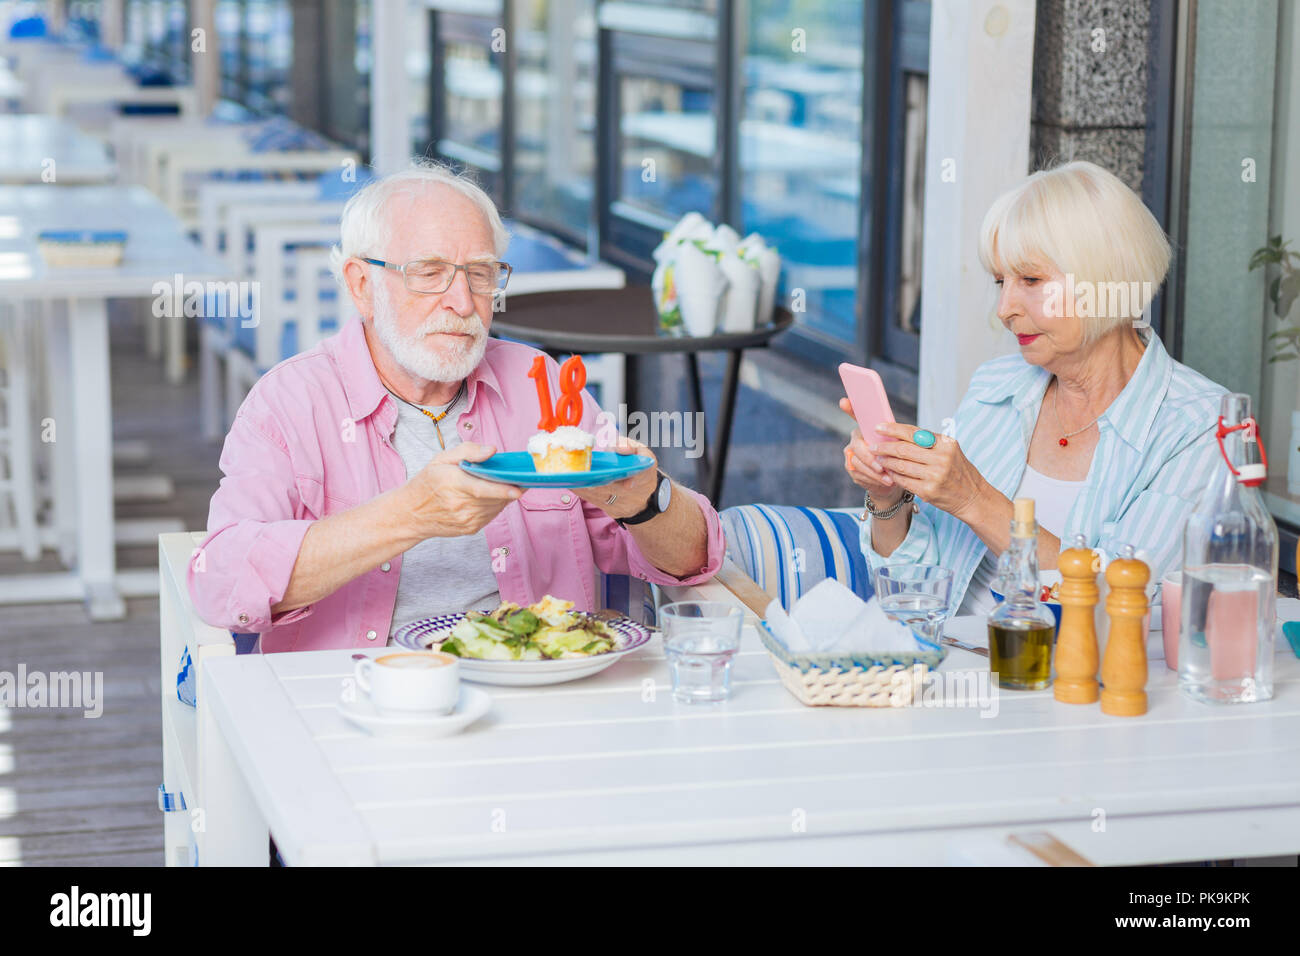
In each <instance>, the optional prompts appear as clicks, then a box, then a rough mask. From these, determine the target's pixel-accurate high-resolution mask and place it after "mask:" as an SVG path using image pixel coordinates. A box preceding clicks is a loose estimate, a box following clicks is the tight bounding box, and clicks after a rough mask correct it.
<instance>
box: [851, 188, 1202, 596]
mask: <svg viewBox="0 0 1300 956" xmlns="http://www.w3.org/2000/svg"><path fill="white" fill-rule="evenodd" d="M979 253H980V261H981V262H982V263H983V265H984V268H985V269H986V270H987V271H988V272H989V274H990V275H991V276H992V279H993V283H994V285H995V286H996V287H997V289H998V302H997V316H998V318H999V319H1000V320H1001V322H1002V324H1003V325H1004V326H1005V327H1006V328H1007V330H1008V331H1010V332H1011V333H1012V334H1013V335H1015V337H1016V341H1017V343H1018V344H1019V346H1020V348H1019V353H1018V354H1014V355H1009V356H1006V357H1003V358H998V359H994V360H993V361H991V362H987V363H985V364H984V365H982V366H980V367H979V369H977V370H976V372H975V374H974V376H973V378H972V380H971V383H970V388H969V390H968V391H967V393H966V397H965V399H963V401H962V403H961V405H960V407H959V408H958V409H957V413H956V415H955V417H954V422H955V427H954V428H953V429H951V430H952V431H953V432H954V435H953V437H949V436H947V435H940V436H935V435H934V434H933V433H930V432H927V431H925V430H922V429H918V428H916V427H915V426H912V425H904V424H901V423H900V424H885V425H881V426H880V427H879V428H878V429H877V431H878V434H875V435H867V436H863V435H862V434H861V433H860V432H858V431H854V433H853V437H852V440H851V441H850V443H849V445H848V446H847V447H846V448H845V449H844V452H845V468H846V470H847V471H848V473H849V475H850V476H852V478H853V481H854V482H855V483H856V484H857V485H858V486H859V487H861V488H863V489H865V491H866V511H867V515H866V520H865V521H864V522H863V526H862V548H863V551H864V553H865V554H866V556H867V559H868V561H869V563H870V564H871V565H872V567H873V568H874V567H877V566H880V565H889V564H908V563H926V564H939V565H943V566H944V567H948V568H951V569H952V571H953V597H952V606H953V607H956V608H957V609H958V610H959V611H960V612H961V613H973V614H979V613H985V612H987V611H988V610H990V609H991V608H992V606H993V604H994V601H993V598H992V596H991V594H990V585H991V584H993V583H994V576H995V574H996V569H997V560H998V557H999V556H1000V555H1001V554H1002V553H1003V552H1004V551H1005V550H1006V549H1007V547H1008V544H1009V542H1010V525H1011V512H1012V507H1011V500H1012V499H1013V498H1016V497H1029V498H1033V499H1034V500H1035V501H1036V502H1037V517H1038V522H1039V534H1038V563H1039V567H1040V568H1042V569H1052V568H1056V567H1057V559H1058V557H1059V555H1060V551H1061V548H1062V542H1063V541H1064V542H1066V544H1065V546H1066V547H1068V546H1069V545H1070V543H1072V541H1073V538H1074V535H1076V534H1082V535H1083V536H1084V538H1085V539H1086V541H1087V543H1088V545H1089V546H1090V547H1095V548H1100V549H1101V550H1102V551H1104V552H1105V553H1107V554H1114V553H1115V552H1116V551H1118V549H1119V548H1120V547H1122V545H1124V544H1126V543H1131V544H1132V545H1134V546H1135V547H1137V548H1140V549H1143V550H1145V551H1146V552H1147V553H1148V555H1149V560H1150V562H1151V564H1152V573H1153V575H1155V577H1156V579H1157V580H1158V579H1159V576H1160V575H1162V574H1163V573H1164V572H1165V571H1166V570H1168V569H1170V568H1171V567H1174V566H1176V565H1177V564H1178V563H1179V561H1180V559H1181V542H1182V528H1183V522H1184V520H1185V519H1186V516H1187V514H1188V512H1189V511H1190V510H1191V508H1192V506H1193V504H1194V503H1195V502H1196V499H1197V497H1198V496H1199V495H1200V493H1201V491H1202V489H1203V488H1204V487H1205V484H1206V482H1207V481H1208V479H1209V475H1210V474H1211V471H1212V469H1214V468H1215V466H1216V463H1217V460H1218V449H1217V445H1216V443H1215V439H1214V424H1215V422H1216V419H1217V416H1218V407H1219V398H1220V396H1221V395H1222V394H1223V393H1224V389H1223V388H1222V387H1221V386H1219V385H1216V384H1215V383H1214V382H1211V381H1210V380H1208V379H1207V378H1205V377H1204V376H1202V375H1199V374H1197V373H1196V372H1194V371H1192V370H1191V369H1189V368H1187V367H1186V366H1185V365H1181V364H1179V363H1178V362H1175V361H1174V360H1173V359H1172V358H1170V357H1169V353H1167V352H1166V351H1165V348H1164V346H1163V345H1162V344H1161V342H1160V339H1159V338H1157V337H1156V335H1155V334H1154V333H1153V332H1152V331H1151V329H1150V328H1149V327H1143V326H1141V325H1140V324H1138V323H1136V322H1135V321H1134V320H1135V318H1136V317H1138V316H1140V315H1141V313H1142V310H1143V309H1145V308H1146V306H1147V304H1148V303H1149V302H1150V301H1151V297H1152V296H1153V295H1154V294H1155V290H1156V289H1157V288H1158V287H1159V285H1160V283H1161V282H1162V281H1163V280H1164V278H1165V273H1166V271H1167V270H1168V268H1169V257H1170V251H1169V242H1168V240H1167V239H1166V238H1165V235H1164V232H1163V231H1162V230H1161V228H1160V226H1159V224H1158V223H1157V222H1156V220H1155V218H1154V217H1153V216H1152V215H1151V213H1150V212H1148V211H1147V209H1146V207H1145V206H1143V204H1142V202H1141V200H1140V199H1139V198H1138V197H1137V196H1136V195H1135V194H1134V193H1133V191H1132V190H1130V189H1129V188H1128V187H1127V186H1125V185H1124V184H1123V183H1122V182H1120V181H1119V180H1118V179H1117V178H1116V177H1115V176H1113V175H1112V174H1110V173H1109V172H1107V171H1106V170H1104V169H1102V168H1100V167H1098V166H1095V165H1093V164H1092V163H1086V162H1075V163H1069V164H1067V165H1064V166H1060V167H1058V168H1056V169H1052V170H1047V171H1043V172H1038V173H1035V174H1034V175H1032V176H1030V177H1029V178H1028V179H1027V180H1026V181H1025V182H1024V183H1023V184H1022V185H1021V186H1019V187H1017V188H1016V189H1013V190H1011V191H1010V192H1008V193H1006V194H1005V195H1003V196H1002V197H1001V198H999V199H998V200H997V201H996V202H995V203H994V204H993V207H992V208H991V209H990V210H989V212H988V215H987V216H985V219H984V224H983V226H982V228H981V230H980V247H979ZM1129 293H1132V294H1129ZM1125 300H1128V301H1127V303H1126V302H1125ZM840 404H841V407H842V408H843V409H844V410H845V411H847V412H850V413H851V412H852V409H851V408H850V407H849V404H848V402H847V400H842V401H841V403H840ZM926 446H929V447H926ZM914 499H915V500H914Z"/></svg>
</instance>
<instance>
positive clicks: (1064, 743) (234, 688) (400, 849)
mask: <svg viewBox="0 0 1300 956" xmlns="http://www.w3.org/2000/svg"><path fill="white" fill-rule="evenodd" d="M1281 605H1282V607H1283V608H1284V609H1285V611H1280V613H1284V614H1286V615H1288V616H1289V617H1292V618H1294V617H1300V602H1294V601H1292V602H1281ZM954 623H958V624H959V623H960V622H954ZM958 630H959V631H961V633H963V634H965V635H966V636H970V635H971V631H970V630H969V628H961V627H958ZM373 653H382V651H376V652H373ZM352 655H353V652H352V651H346V650H343V651H319V652H311V653H291V654H273V655H267V656H257V655H251V656H242V657H224V658H217V659H214V660H212V661H210V662H209V663H208V664H206V665H205V667H204V668H203V670H202V675H201V678H200V680H201V685H202V686H201V687H200V690H199V694H200V699H201V700H202V701H203V707H202V708H201V710H200V714H201V716H200V725H199V731H198V734H199V748H200V750H201V751H202V752H203V756H204V764H205V766H206V770H205V779H204V783H203V785H202V786H201V787H200V792H201V793H202V795H203V797H202V802H203V810H204V815H205V831H204V832H203V833H202V834H200V840H201V843H200V849H199V862H200V863H202V864H204V865H217V864H250V865H264V864H265V863H266V856H267V854H266V833H267V828H268V826H269V828H270V831H271V832H272V833H273V834H274V836H275V840H276V843H277V845H278V847H279V849H280V851H281V853H282V854H283V856H284V857H285V859H286V861H287V862H288V863H290V864H291V865H292V864H376V863H378V864H401V863H584V864H585V863H618V864H624V865H637V864H655V863H670V864H675V863H694V864H742V863H743V864H748V863H765V864H772V863H810V864H835V863H845V864H867V863H869V864H904V865H907V864H913V865H914V864H945V863H961V862H972V861H974V862H990V859H991V858H990V856H989V855H988V852H987V851H988V848H990V847H998V846H1003V845H1005V844H1004V841H1005V838H1006V837H1007V836H1008V835H1009V834H1012V833H1023V832H1026V831H1036V830H1046V831H1048V832H1049V833H1051V834H1052V835H1054V836H1055V837H1056V838H1057V839H1059V840H1061V841H1062V842H1064V843H1065V844H1067V845H1068V846H1070V847H1071V848H1072V849H1074V850H1075V851H1076V852H1078V853H1080V854H1082V855H1083V856H1084V857H1086V858H1088V859H1089V860H1091V861H1093V862H1095V863H1099V864H1136V863H1152V862H1162V861H1176V860H1196V859H1218V858H1229V857H1250V856H1269V855H1276V854H1282V853H1297V852H1300V661H1297V660H1296V658H1295V657H1294V656H1293V655H1292V654H1291V652H1290V650H1289V648H1285V646H1283V648H1282V649H1280V650H1279V653H1278V659H1277V665H1278V666H1277V671H1278V673H1277V682H1276V696H1275V698H1274V699H1273V700H1272V701H1269V702H1266V703H1260V704H1252V705H1242V706H1238V707H1222V708H1221V707H1214V706H1211V705H1207V704H1199V703H1196V702H1194V701H1191V700H1189V699H1187V698H1185V697H1184V696H1182V695H1181V694H1180V693H1178V691H1177V689H1176V686H1175V685H1176V675H1175V674H1174V673H1173V672H1171V671H1169V670H1167V669H1166V668H1165V666H1164V664H1163V662H1161V661H1153V662H1152V663H1151V671H1150V679H1149V683H1148V693H1149V695H1150V709H1149V712H1148V713H1147V714H1146V715H1145V716H1143V717H1139V718H1119V717H1110V716H1107V715H1104V714H1102V713H1101V712H1100V710H1099V708H1098V706H1097V705H1096V704H1093V705H1090V706H1071V705H1067V704H1060V703H1057V702H1056V701H1055V700H1054V699H1053V697H1052V693H1051V691H1050V690H1047V691H1042V692H1036V693H1016V692H1011V691H1006V692H1002V693H1001V695H1000V696H999V698H998V706H999V713H998V714H997V716H996V717H993V718H985V717H981V716H980V711H979V710H978V709H973V708H972V709H964V708H946V709H938V708H925V707H908V708H900V709H884V710H874V709H873V710H864V709H857V708H809V707H804V706H803V705H802V704H799V703H798V702H796V701H795V700H794V698H793V697H791V696H790V695H789V694H788V693H787V692H786V691H785V689H784V688H783V687H782V686H781V684H780V683H779V682H778V679H777V676H776V673H775V671H774V670H773V668H772V665H771V664H770V662H769V659H768V657H767V655H766V653H765V652H764V651H763V650H762V648H761V645H760V644H759V643H758V639H757V636H756V634H755V633H754V631H753V629H752V628H750V627H747V628H746V633H745V637H744V643H743V645H742V651H741V653H740V655H739V656H738V657H737V659H736V662H735V664H734V668H733V674H734V678H735V693H734V697H733V699H732V700H730V701H729V702H727V703H725V704H720V705H713V706H703V707H701V706H699V705H695V706H691V705H683V704H678V703H676V702H674V700H673V699H672V696H671V692H670V685H669V676H668V669H667V664H666V663H665V661H664V659H663V655H662V651H661V645H660V643H659V640H658V638H656V639H654V640H653V641H652V642H651V643H650V644H649V645H647V647H646V648H645V649H643V650H642V651H640V652H637V653H636V654H634V655H631V656H629V658H627V659H625V660H623V661H620V662H619V663H618V664H616V665H614V666H613V667H612V668H610V669H609V670H607V671H605V672H603V673H602V674H599V675H597V676H595V677H592V678H589V679H587V680H583V681H578V682H575V683H572V684H564V685H557V686H552V687H539V688H504V687H485V689H487V690H488V691H489V692H490V693H491V694H492V696H493V698H494V700H493V709H492V711H491V712H490V713H489V714H488V715H487V716H486V717H484V718H483V719H482V720H481V721H480V722H479V723H477V724H476V725H474V726H473V727H471V728H469V730H468V731H466V732H465V733H464V734H462V735H460V736H455V737H450V738H446V739H443V740H435V741H428V742H409V741H398V740H394V739H392V738H374V737H371V736H369V735H367V734H366V733H365V732H363V731H360V730H357V729H356V728H354V727H353V726H352V725H351V724H350V723H348V722H347V721H346V720H344V718H343V717H341V716H340V715H339V714H338V712H337V711H336V709H335V702H336V700H337V699H338V697H339V694H340V692H341V689H342V687H343V682H344V681H346V680H348V679H349V677H350V675H351V673H352V666H353V662H352ZM963 669H974V670H982V671H984V672H987V662H986V661H984V660H983V659H982V658H978V657H976V656H975V655H972V654H969V653H968V652H965V651H953V652H952V654H951V655H950V656H949V658H948V660H947V661H945V663H944V666H943V668H942V669H941V670H942V671H944V672H951V671H954V670H963ZM480 686H482V685H480ZM1099 822H1100V823H1101V824H1104V829H1098V827H1099ZM993 859H996V857H993Z"/></svg>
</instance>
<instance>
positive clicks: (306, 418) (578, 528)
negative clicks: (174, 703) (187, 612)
mask: <svg viewBox="0 0 1300 956" xmlns="http://www.w3.org/2000/svg"><path fill="white" fill-rule="evenodd" d="M540 354H542V353H540V352H538V351H536V350H535V349H532V348H529V347H528V346H526V345H520V344H518V343H515V342H503V341H500V340H497V339H491V340H489V341H488V345H487V352H486V354H485V355H484V358H483V361H482V362H481V363H479V367H478V368H477V369H476V370H475V371H474V373H473V374H471V375H470V377H469V382H468V395H467V402H468V404H467V405H466V408H465V411H464V412H463V413H462V414H461V415H460V416H459V418H457V419H456V427H457V428H458V429H460V434H461V438H462V439H463V440H465V441H473V442H478V443H479V444H484V445H492V446H494V447H495V448H496V449H497V450H498V451H519V450H523V448H524V447H525V445H526V444H527V442H528V438H529V436H531V435H532V434H534V433H535V432H536V431H537V418H538V408H537V390H536V386H535V384H534V382H533V380H532V379H530V378H528V370H529V368H530V367H531V366H532V363H533V359H534V358H535V357H536V356H537V355H540ZM546 363H547V368H548V370H549V373H550V380H551V395H552V396H558V395H559V394H560V390H559V384H558V366H557V365H556V363H555V362H554V361H553V360H552V359H550V358H547V360H546ZM583 406H584V408H583V418H582V427H583V428H584V429H586V430H587V431H590V432H593V433H595V434H596V435H597V436H598V437H597V443H598V444H599V443H600V436H601V430H600V429H599V428H598V424H597V421H596V416H597V415H598V414H599V412H600V409H599V408H598V407H597V405H596V403H595V402H594V401H592V399H591V396H590V395H589V394H587V393H585V392H584V393H583ZM396 422H397V404H396V400H395V399H394V398H393V397H392V396H391V395H389V393H388V390H387V389H385V388H384V386H383V384H382V383H381V382H380V380H379V375H378V373H377V372H376V371H375V366H374V362H373V361H372V360H371V358H370V351H369V349H368V347H367V345H366V339H365V333H364V331H363V328H362V324H361V320H360V319H359V318H357V319H353V320H352V321H351V322H349V323H348V324H347V325H346V326H344V328H343V329H342V330H341V331H340V332H339V333H338V334H337V335H335V336H332V337H331V338H328V339H326V340H325V341H323V342H322V343H320V345H318V346H316V347H315V348H313V349H311V350H310V351H308V352H304V353H302V354H301V355H295V356H294V357H293V358H291V359H287V360H286V361H284V362H281V363H280V364H279V365H277V366H276V367H275V368H273V369H271V371H269V372H268V373H267V374H266V375H264V376H263V377H262V379H261V380H260V381H259V382H258V383H257V384H256V385H254V386H253V389H252V391H251V392H249V394H248V398H246V399H245V400H244V404H243V405H242V406H240V409H239V414H238V415H237V416H236V417H235V422H234V425H233V426H232V427H231V429H230V434H229V435H227V436H226V444H225V447H224V448H223V449H222V453H221V471H222V473H223V474H224V476H225V477H223V478H222V479H221V486H220V487H219V488H218V489H217V492H216V494H214V495H213V496H212V506H211V510H210V512H209V514H208V536H207V538H206V539H205V540H204V542H203V544H202V545H201V546H200V548H199V549H198V551H197V552H196V554H195V557H194V558H193V559H191V561H190V569H189V588H190V594H191V596H192V597H193V599H194V607H195V610H197V611H198V614H199V616H200V617H202V618H203V620H205V621H207V622H208V623H209V624H212V625H214V626H216V627H224V628H229V629H230V630H233V631H241V632H258V633H260V634H261V635H262V640H261V648H262V650H263V652H273V651H306V650H321V649H324V648H335V647H375V646H380V645H383V644H384V642H385V641H386V640H387V638H388V631H389V626H390V623H391V621H392V614H393V606H394V603H395V601H396V598H397V582H398V575H399V574H400V572H401V568H402V558H401V556H400V555H399V556H397V557H395V558H393V559H391V561H388V562H386V563H385V564H384V565H381V566H380V567H377V568H375V569H373V570H372V571H369V572H367V573H365V574H362V575H361V576H359V577H357V578H354V579H353V580H352V581H350V582H349V583H347V584H345V585H344V586H343V587H341V588H339V589H338V590H337V591H335V592H334V593H333V594H331V595H329V596H328V597H325V598H323V599H321V600H319V601H317V602H316V603H315V604H311V605H308V606H307V607H303V608H298V609H296V610H293V611H288V612H284V613H281V614H277V615H274V616H272V614H271V607H272V606H273V605H274V604H276V603H277V602H278V601H280V600H281V599H282V598H283V597H284V592H285V589H286V588H287V587H288V585H289V577H290V575H291V573H292V572H293V566H294V562H295V561H296V560H297V557H298V548H299V546H300V545H301V544H302V539H303V535H305V534H306V533H307V529H308V528H309V527H310V526H311V523H312V522H313V521H316V520H317V519H320V518H324V517H326V516H327V515H332V514H336V513H338V512H340V511H346V510H348V509H350V508H354V507H356V506H357V505H360V504H362V503H364V502H366V501H369V500H370V499H372V498H374V497H375V496H376V495H379V494H382V493H383V492H385V491H388V490H390V489H392V488H395V487H397V486H399V485H401V484H403V483H404V482H405V481H406V468H405V466H404V465H403V463H402V459H401V456H400V455H399V454H398V453H397V451H396V450H395V449H394V448H393V446H392V444H391V438H392V434H393V428H394V426H395V424H396ZM604 431H605V432H608V431H609V429H608V428H607V429H604ZM690 494H691V495H692V496H693V497H694V498H695V499H696V500H697V501H698V502H699V503H700V507H701V509H703V511H704V518H705V521H706V523H707V525H708V562H707V564H705V566H704V567H702V568H700V569H699V571H698V572H697V573H695V574H692V575H690V576H688V577H685V578H680V579H679V578H675V577H673V576H672V575H670V574H666V573H665V572H663V571H660V570H658V569H657V568H655V567H654V566H653V565H652V564H650V562H649V561H648V560H647V559H646V557H645V555H643V554H642V553H641V551H640V549H639V548H638V547H637V544H636V541H635V540H634V539H633V538H632V535H631V533H629V532H628V531H626V530H624V529H623V528H620V527H619V526H618V524H617V523H615V522H614V520H613V519H612V518H610V517H608V516H607V515H606V514H605V513H604V512H603V511H601V510H600V509H599V508H595V507H593V506H591V505H588V504H587V503H586V502H584V501H582V500H581V499H580V498H578V496H577V495H575V494H573V493H572V492H571V491H566V490H563V489H550V488H533V489H530V490H528V491H527V492H526V493H525V494H524V495H523V497H522V498H520V499H519V500H518V501H514V502H511V503H510V504H509V505H507V506H506V508H505V510H503V511H502V512H501V514H499V515H497V517H496V518H494V519H493V520H492V521H491V522H490V523H489V524H488V525H487V527H486V529H485V530H486V533H487V543H488V549H489V551H490V552H491V554H492V557H493V568H494V570H495V573H496V577H497V582H498V584H499V585H500V591H501V598H502V600H506V601H514V602H516V603H519V604H530V603H532V602H533V601H535V600H538V599H539V598H541V597H542V596H543V595H544V594H554V595H556V596H557V597H562V598H566V599H568V600H572V601H573V602H574V603H575V604H576V605H577V607H578V608H580V609H582V610H593V609H595V608H596V607H597V603H596V569H598V568H599V569H600V570H601V571H603V572H605V573H607V574H632V575H636V576H637V577H639V578H642V579H643V580H646V581H652V582H654V583H656V584H695V583H699V582H701V581H704V580H707V579H708V578H710V577H712V576H713V575H714V574H716V573H717V570H718V568H719V567H721V565H722V557H723V552H724V544H723V538H722V526H721V522H720V521H719V520H718V515H717V512H715V511H714V510H713V507H712V506H711V505H710V504H709V502H708V500H707V499H706V498H705V497H704V496H703V495H699V494H696V493H695V492H690Z"/></svg>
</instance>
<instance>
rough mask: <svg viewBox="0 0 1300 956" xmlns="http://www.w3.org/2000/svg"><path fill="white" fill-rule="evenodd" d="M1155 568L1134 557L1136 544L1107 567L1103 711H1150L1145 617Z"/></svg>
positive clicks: (1123, 713) (1135, 713) (1127, 713)
mask: <svg viewBox="0 0 1300 956" xmlns="http://www.w3.org/2000/svg"><path fill="white" fill-rule="evenodd" d="M1150 578H1151V570H1150V569H1149V568H1148V567H1147V566H1146V565H1145V564H1144V563H1143V562H1141V561H1139V560H1137V559H1136V558H1135V557H1133V546H1132V545H1125V546H1124V548H1123V550H1122V551H1121V552H1120V556H1119V557H1118V558H1116V559H1115V560H1114V561H1112V562H1111V563H1110V566H1109V567H1107V568H1106V583H1107V584H1109V585H1110V594H1108V595H1107V596H1106V613H1108V614H1109V615H1110V637H1109V639H1108V640H1107V641H1106V658H1105V660H1103V661H1102V664H1101V681H1102V684H1104V685H1105V686H1104V687H1103V688H1102V691H1101V709H1102V713H1106V714H1114V715H1115V716H1116V717H1137V716H1139V715H1141V714H1145V713H1146V712H1147V693H1146V684H1147V647H1146V635H1145V634H1144V633H1142V618H1143V616H1144V615H1145V614H1146V612H1147V595H1146V587H1147V581H1149V580H1150Z"/></svg>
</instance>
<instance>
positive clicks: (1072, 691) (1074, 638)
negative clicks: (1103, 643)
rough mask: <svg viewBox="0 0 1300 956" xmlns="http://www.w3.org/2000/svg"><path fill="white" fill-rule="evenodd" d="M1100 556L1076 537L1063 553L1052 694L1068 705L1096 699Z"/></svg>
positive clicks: (1078, 536) (1080, 536) (1086, 702)
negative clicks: (1058, 627)
mask: <svg viewBox="0 0 1300 956" xmlns="http://www.w3.org/2000/svg"><path fill="white" fill-rule="evenodd" d="M1097 566H1098V561H1097V555H1095V554H1093V552H1092V549H1091V548H1089V547H1087V545H1086V544H1085V543H1084V538H1083V535H1076V536H1075V541H1074V547H1072V548H1070V549H1069V550H1068V551H1062V552H1061V560H1060V568H1061V577H1062V579H1063V580H1062V581H1061V630H1060V633H1059V634H1057V637H1056V682H1055V684H1053V687H1052V693H1053V694H1054V695H1055V697H1056V699H1057V700H1059V701H1061V702H1062V703H1065V704H1091V703H1093V702H1094V701H1096V699H1097V663H1098V659H1097V619H1096V613H1097Z"/></svg>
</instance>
